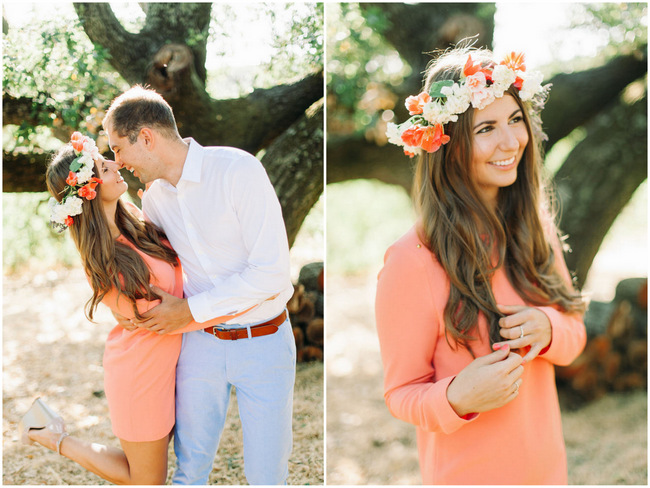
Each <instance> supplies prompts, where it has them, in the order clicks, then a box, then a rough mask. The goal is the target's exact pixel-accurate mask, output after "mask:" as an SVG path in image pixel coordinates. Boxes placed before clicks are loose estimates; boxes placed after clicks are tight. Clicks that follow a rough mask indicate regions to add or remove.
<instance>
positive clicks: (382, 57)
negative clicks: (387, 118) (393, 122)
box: [327, 3, 411, 133]
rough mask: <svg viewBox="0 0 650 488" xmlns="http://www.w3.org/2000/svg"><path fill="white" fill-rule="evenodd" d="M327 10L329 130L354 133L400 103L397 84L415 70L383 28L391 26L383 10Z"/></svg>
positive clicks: (333, 7)
mask: <svg viewBox="0 0 650 488" xmlns="http://www.w3.org/2000/svg"><path fill="white" fill-rule="evenodd" d="M327 9H328V10H327V43H328V44H327V90H328V94H329V97H330V98H329V103H328V132H330V133H349V132H354V131H356V130H360V129H362V128H364V127H368V126H370V125H373V123H374V122H375V121H376V120H377V118H378V117H379V116H380V113H381V112H382V111H383V110H390V109H392V108H393V107H394V106H395V103H396V99H395V98H394V97H393V96H392V93H391V86H396V85H399V84H400V83H402V81H403V80H404V78H405V77H407V76H408V75H409V74H410V73H411V69H410V67H409V66H408V65H407V64H406V63H404V62H403V61H402V59H401V57H400V55H399V53H397V51H396V50H395V49H394V48H393V47H392V46H390V45H389V44H388V43H387V42H386V41H385V40H384V38H383V37H382V36H381V34H380V33H379V32H381V31H383V30H385V29H386V28H387V27H388V25H389V24H388V20H387V19H386V17H385V15H384V14H383V12H382V11H381V10H380V9H378V8H373V9H369V10H368V11H367V12H365V13H362V12H361V10H360V9H359V6H358V4H347V3H342V4H327ZM373 27H374V29H373Z"/></svg>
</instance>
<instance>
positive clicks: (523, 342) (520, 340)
mask: <svg viewBox="0 0 650 488" xmlns="http://www.w3.org/2000/svg"><path fill="white" fill-rule="evenodd" d="M497 307H498V308H499V310H500V311H501V312H502V313H504V314H506V315H507V317H502V318H501V319H499V326H500V327H501V331H500V333H501V337H503V338H505V339H510V340H508V341H505V342H499V343H497V344H498V345H501V346H503V345H505V344H507V345H508V346H510V348H511V349H521V348H524V347H526V346H530V351H528V354H526V355H525V356H524V362H527V361H532V360H533V359H535V358H536V357H537V355H538V354H539V353H540V351H541V350H542V349H544V348H545V347H546V346H548V345H549V344H550V343H551V337H552V336H551V322H550V320H549V319H548V317H547V316H546V314H545V313H544V312H542V311H541V310H539V309H537V308H535V307H526V306H524V305H497ZM522 336H523V337H522ZM497 344H495V346H496V345H497Z"/></svg>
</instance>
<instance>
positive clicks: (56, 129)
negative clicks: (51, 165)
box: [2, 2, 324, 484]
mask: <svg viewBox="0 0 650 488" xmlns="http://www.w3.org/2000/svg"><path fill="white" fill-rule="evenodd" d="M2 20H3V26H2V32H3V68H4V77H3V87H2V88H3V90H2V95H3V194H2V205H3V297H4V303H3V325H4V327H3V329H4V330H3V407H4V408H3V484H39V483H46V484H102V483H104V484H107V483H106V482H103V481H102V480H100V479H99V478H98V477H97V476H95V475H92V474H90V473H87V472H85V471H84V470H82V469H80V468H78V467H77V466H76V465H74V464H73V463H72V462H71V461H69V460H67V459H64V458H60V457H57V456H56V454H55V453H52V452H50V451H46V450H45V449H42V448H40V449H39V448H36V447H23V446H22V445H20V443H19V442H18V435H17V432H16V426H17V422H18V420H19V418H20V416H21V415H23V413H24V412H25V411H26V410H27V408H28V407H29V405H30V404H31V402H32V401H33V399H34V398H35V397H36V396H37V395H42V396H44V397H45V399H46V400H47V402H48V403H49V404H50V405H51V406H52V407H53V408H55V409H56V410H57V411H59V412H60V413H61V414H62V416H63V417H64V419H65V420H66V422H67V425H68V429H69V430H70V431H71V432H74V433H75V434H78V435H80V436H82V437H86V438H88V439H91V440H95V441H97V442H102V443H107V444H110V445H117V446H119V443H118V441H117V439H115V437H114V436H113V435H112V432H111V429H110V422H109V419H108V411H107V405H106V401H105V399H104V398H103V383H102V381H103V380H102V378H103V370H102V354H103V346H104V341H105V338H106V335H107V334H108V332H109V331H110V329H111V328H112V327H113V324H114V320H113V318H112V316H111V315H110V313H108V312H107V309H105V308H103V307H100V310H98V314H97V316H96V321H97V323H90V322H88V321H87V320H86V318H85V317H84V314H83V307H84V304H85V302H86V301H87V300H88V298H90V296H91V290H90V287H89V286H88V284H87V283H86V280H85V278H84V276H83V271H82V270H81V268H80V262H79V257H78V254H77V251H76V249H75V248H74V245H73V243H72V241H71V240H70V238H69V236H68V235H67V233H64V234H56V233H54V232H53V231H52V230H51V229H50V228H49V224H48V221H49V213H48V209H47V200H48V198H49V195H48V194H47V193H46V192H45V190H46V188H45V183H44V181H45V180H44V176H45V167H46V164H47V161H48V160H49V158H50V157H51V154H52V152H53V151H56V150H57V149H58V148H59V147H60V146H62V145H63V144H64V143H66V142H68V141H69V139H70V134H71V133H72V132H73V131H75V130H78V131H81V132H82V133H84V134H86V135H91V136H92V137H93V138H94V139H95V140H97V144H98V147H99V149H100V151H101V152H103V153H104V155H105V156H106V157H107V158H109V159H110V158H112V154H111V153H110V151H109V150H108V147H107V139H106V135H105V134H104V133H103V132H102V130H101V120H102V118H103V116H104V111H105V110H106V109H107V108H108V106H109V104H110V102H111V100H112V99H113V98H114V97H115V96H117V95H118V94H119V93H120V92H122V91H123V90H125V89H127V88H128V87H129V86H131V85H132V84H135V83H141V84H145V83H146V84H148V85H150V86H151V87H152V88H154V89H155V90H157V91H158V92H159V93H161V94H162V95H163V97H165V99H166V100H167V101H168V102H169V103H170V105H171V106H172V108H173V110H174V114H175V117H176V121H177V124H178V127H179V131H180V133H181V135H182V136H183V137H187V136H191V137H194V138H195V139H196V140H197V142H199V143H200V144H202V145H206V146H211V145H226V146H234V147H239V148H241V149H244V150H246V151H248V152H250V153H252V154H254V155H256V157H258V158H259V159H260V160H261V161H262V164H263V165H264V166H265V168H266V170H267V173H268V174H269V177H270V179H271V181H272V183H273V185H274V187H275V189H276V192H277V194H278V197H279V199H280V202H281V205H282V209H283V214H284V218H285V222H286V226H287V233H288V237H289V241H290V244H291V246H292V247H291V265H292V270H291V274H292V280H293V282H294V283H295V284H296V285H297V287H299V286H302V288H301V292H304V293H303V294H304V295H306V294H309V293H312V295H313V294H314V293H315V292H314V291H313V290H310V289H309V288H310V287H313V285H314V284H315V283H316V284H317V283H318V280H317V277H318V269H322V262H323V259H324V230H323V227H324V201H323V199H322V198H321V194H322V193H323V186H324V183H323V144H324V131H323V123H324V120H323V102H324V96H323V95H324V89H323V43H324V30H323V29H324V28H323V22H324V20H323V5H322V4H316V3H286V4H284V3H281V4H278V3H249V2H248V3H243V4H241V5H240V4H237V3H235V2H232V3H223V2H218V3H215V4H212V3H195V4H192V3H141V4H138V3H133V2H131V3H125V2H123V3H119V2H115V3H110V4H109V3H85V4H72V3H63V2H45V3H43V2H41V3H28V2H3V19H2ZM123 176H124V178H125V179H127V181H128V182H129V195H128V196H125V197H124V198H130V199H131V200H132V201H133V202H135V203H136V204H138V205H139V203H140V202H139V198H138V197H137V190H138V189H139V188H140V187H141V185H140V183H139V181H138V180H137V179H134V178H133V177H132V175H131V174H130V173H129V172H127V171H125V172H124V175H123ZM306 266H307V268H308V269H309V271H310V272H309V273H305V272H304V271H303V270H304V269H305V267H306ZM314 270H315V272H314ZM306 274H307V275H310V276H309V277H308V278H309V279H307V278H305V280H306V281H305V283H304V284H303V283H302V280H303V277H304V275H306ZM299 281H301V283H298V282H299ZM307 281H309V283H307ZM316 286H317V285H316ZM320 292H321V293H322V287H321V289H320ZM301 296H302V295H301ZM303 301H304V300H303ZM312 301H315V300H312ZM301 303H302V302H301ZM316 308H318V307H316ZM320 309H321V310H320V315H321V316H322V298H321V299H320ZM295 311H296V312H299V311H300V312H301V313H302V315H301V316H300V317H298V318H297V319H296V321H295V322H294V325H296V324H297V325H300V324H301V322H300V321H301V320H306V317H305V311H304V307H296V310H295ZM307 312H310V315H309V317H311V319H313V318H314V315H316V314H317V313H318V310H314V306H313V305H312V306H311V309H310V310H307ZM309 317H307V318H309ZM303 325H305V326H306V322H305V323H304V324H303ZM319 330H320V349H321V352H320V359H322V342H323V341H322V338H323V330H322V319H321V321H320V329H319ZM312 339H314V340H315V341H316V342H318V337H316V338H314V337H312ZM304 342H305V343H306V344H309V342H308V340H307V339H305V340H304ZM316 349H318V348H316ZM317 352H318V351H316V353H312V354H311V355H309V357H307V356H306V355H303V357H304V358H305V359H319V358H318V354H317ZM237 417H238V414H237V406H236V400H235V398H234V396H233V402H232V403H231V407H230V411H229V417H228V420H227V425H228V426H227V427H226V429H225V432H224V436H223V438H222V442H221V446H220V449H219V453H218V456H217V458H216V460H215V464H214V470H213V473H212V474H211V477H210V483H220V484H242V483H244V482H245V478H244V473H243V453H242V446H241V429H240V424H239V421H238V418H237ZM294 432H295V435H294V442H295V446H296V447H295V448H294V453H293V455H292V458H291V459H290V477H289V483H292V484H320V483H322V482H323V479H324V464H323V442H324V441H323V438H324V426H323V363H322V361H315V362H304V363H300V364H298V366H297V381H296V389H295V409H294ZM171 453H172V449H171V448H170V454H171ZM172 469H173V458H171V462H170V474H171V470H172Z"/></svg>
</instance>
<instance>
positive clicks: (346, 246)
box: [326, 180, 415, 274]
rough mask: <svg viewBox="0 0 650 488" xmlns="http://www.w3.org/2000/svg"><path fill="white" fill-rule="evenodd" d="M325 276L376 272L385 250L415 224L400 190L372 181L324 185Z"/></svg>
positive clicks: (409, 201) (404, 196) (406, 199)
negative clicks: (327, 230) (325, 220)
mask: <svg viewBox="0 0 650 488" xmlns="http://www.w3.org/2000/svg"><path fill="white" fill-rule="evenodd" d="M326 194H327V228H328V229H329V230H330V231H331V232H328V233H327V270H328V273H329V272H332V273H335V274H340V273H350V274H351V273H358V272H364V271H367V270H368V269H373V268H374V269H377V270H378V269H379V268H380V267H381V264H382V263H383V257H384V253H385V252H386V249H387V248H388V246H390V245H391V244H392V243H393V242H394V241H395V240H397V239H398V238H399V237H400V236H401V235H402V234H404V233H405V232H406V231H407V230H408V229H409V228H410V227H411V226H412V225H413V222H414V220H415V216H414V212H413V210H412V207H411V200H410V198H409V197H408V195H407V194H406V192H405V191H404V189H403V188H401V187H398V186H394V185H387V184H385V183H380V182H378V181H376V180H352V181H346V182H343V183H335V184H330V185H327V189H326Z"/></svg>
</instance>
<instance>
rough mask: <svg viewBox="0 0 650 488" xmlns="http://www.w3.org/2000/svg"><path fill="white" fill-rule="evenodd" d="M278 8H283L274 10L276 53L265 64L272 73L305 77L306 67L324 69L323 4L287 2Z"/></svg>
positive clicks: (271, 16) (272, 18)
mask: <svg viewBox="0 0 650 488" xmlns="http://www.w3.org/2000/svg"><path fill="white" fill-rule="evenodd" d="M276 8H278V9H279V11H276V10H275V9H273V10H270V20H271V25H272V28H273V41H272V45H273V48H274V49H275V53H274V55H273V57H272V58H271V59H270V60H269V61H268V62H267V63H266V64H265V65H264V68H265V69H266V71H267V73H268V75H270V76H271V78H273V79H278V78H280V79H281V78H286V77H292V76H293V77H296V76H301V77H302V76H304V75H305V71H306V70H313V71H316V70H318V69H322V66H323V24H324V20H323V17H324V16H323V4H322V3H287V4H284V5H280V6H279V7H276ZM280 14H281V15H280ZM283 19H285V20H284V21H283ZM289 19H291V20H290V22H288V25H287V22H286V20H289Z"/></svg>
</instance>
